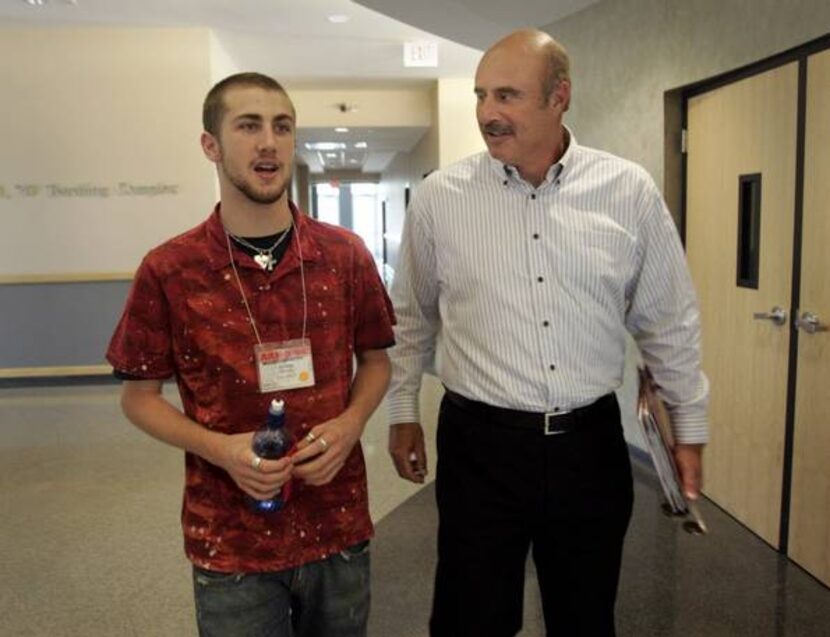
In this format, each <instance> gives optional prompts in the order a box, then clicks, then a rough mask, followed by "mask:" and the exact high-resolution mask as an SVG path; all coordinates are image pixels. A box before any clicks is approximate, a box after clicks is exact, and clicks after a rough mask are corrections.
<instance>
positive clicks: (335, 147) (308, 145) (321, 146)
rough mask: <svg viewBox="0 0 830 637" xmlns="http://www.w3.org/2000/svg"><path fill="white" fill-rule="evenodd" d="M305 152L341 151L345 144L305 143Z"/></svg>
mask: <svg viewBox="0 0 830 637" xmlns="http://www.w3.org/2000/svg"><path fill="white" fill-rule="evenodd" d="M305 147H306V149H307V150H343V149H344V148H346V144H344V143H343V142H306V143H305Z"/></svg>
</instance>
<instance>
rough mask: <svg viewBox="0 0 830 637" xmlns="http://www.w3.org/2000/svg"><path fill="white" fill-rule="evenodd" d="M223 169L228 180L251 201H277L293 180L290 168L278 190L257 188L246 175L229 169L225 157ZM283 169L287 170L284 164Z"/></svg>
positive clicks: (261, 202) (267, 203) (270, 202)
mask: <svg viewBox="0 0 830 637" xmlns="http://www.w3.org/2000/svg"><path fill="white" fill-rule="evenodd" d="M222 170H223V171H224V173H225V175H226V176H227V178H228V181H230V182H231V183H232V184H233V185H234V187H236V189H237V190H239V192H241V193H242V194H243V195H245V196H246V197H247V198H248V199H249V200H250V201H253V202H254V203H258V204H264V205H270V204H272V203H276V202H277V201H279V200H280V199H282V197H283V195H285V191H286V190H287V189H288V184H289V183H290V182H291V171H290V169H289V172H288V173H287V174H286V175H285V179H283V181H282V183H281V184H279V186H278V189H277V190H275V191H267V190H266V191H264V190H257V188H256V187H255V186H254V185H253V184H252V183H251V182H250V181H248V180H246V179H245V178H244V177H241V176H239V175H235V174H234V173H233V172H232V171H230V170H228V166H227V165H226V164H225V160H224V158H223V159H222ZM281 170H285V165H284V164H283V166H282V168H281Z"/></svg>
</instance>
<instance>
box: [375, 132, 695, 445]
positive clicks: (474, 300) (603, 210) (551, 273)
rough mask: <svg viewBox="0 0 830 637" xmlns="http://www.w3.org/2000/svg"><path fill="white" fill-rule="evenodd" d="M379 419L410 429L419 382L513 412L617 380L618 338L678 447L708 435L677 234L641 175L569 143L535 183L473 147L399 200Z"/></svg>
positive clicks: (584, 394)
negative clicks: (404, 202) (629, 340)
mask: <svg viewBox="0 0 830 637" xmlns="http://www.w3.org/2000/svg"><path fill="white" fill-rule="evenodd" d="M392 298H393V302H394V304H395V310H396V314H397V319H398V324H397V326H396V329H395V338H396V342H397V345H396V346H395V347H394V348H392V350H391V351H390V355H391V357H392V364H393V374H392V384H391V388H390V394H389V398H388V404H389V410H390V422H391V423H392V424H395V423H400V422H419V413H418V393H419V390H420V384H421V375H422V374H423V373H424V372H425V371H428V370H431V369H432V368H433V366H434V368H435V370H436V371H437V373H438V376H439V377H440V379H441V381H442V382H443V383H444V385H445V386H446V387H448V388H449V389H451V390H452V391H454V392H457V393H459V394H461V395H463V396H466V397H467V398H470V399H472V400H477V401H480V402H484V403H487V404H490V405H497V406H501V407H509V408H511V409H519V410H523V411H533V412H553V411H556V410H560V411H563V410H568V409H573V408H575V407H579V406H582V405H586V404H589V403H591V402H593V401H594V400H596V399H597V398H599V397H600V396H603V395H604V394H607V393H609V392H611V391H613V390H615V389H616V388H618V387H619V386H620V385H621V383H622V376H623V367H624V357H625V331H626V330H628V331H629V332H630V333H631V334H632V335H633V336H634V338H635V340H636V341H637V343H638V346H639V348H640V351H641V352H642V355H643V359H644V361H645V363H646V364H647V365H648V366H649V368H650V369H651V371H652V373H653V374H654V377H655V380H656V382H657V383H658V384H659V385H660V386H661V388H662V389H661V393H662V395H663V398H664V400H665V401H666V403H667V406H668V408H669V411H670V412H671V415H672V420H673V423H674V429H675V435H676V437H677V440H678V441H679V442H684V443H701V442H705V441H706V439H707V421H706V403H707V399H708V383H707V381H706V378H705V376H704V375H703V373H702V372H701V369H700V323H699V316H698V310H697V301H696V297H695V292H694V289H693V286H692V282H691V277H690V276H689V272H688V268H687V266H686V259H685V255H684V252H683V248H682V245H681V243H680V240H679V237H678V233H677V229H676V228H675V225H674V222H673V221H672V219H671V216H670V214H669V212H668V210H667V208H666V205H665V203H664V202H663V199H662V197H661V195H660V193H659V191H658V189H657V187H656V185H655V184H654V182H653V180H652V179H651V178H650V176H649V175H648V174H647V173H646V171H645V170H644V169H642V168H641V167H639V166H637V165H636V164H633V163H631V162H629V161H626V160H623V159H620V158H618V157H615V156H613V155H610V154H607V153H604V152H600V151H597V150H593V149H590V148H586V147H583V146H579V145H578V144H577V143H576V140H575V139H574V137H573V136H572V135H571V137H570V144H569V147H568V149H567V151H566V152H565V154H564V155H563V156H562V158H561V160H560V161H559V162H558V163H557V164H555V165H554V166H552V167H551V168H550V170H549V171H548V174H547V178H546V180H545V181H544V182H543V183H542V184H541V185H540V186H539V187H538V188H534V187H533V186H532V185H530V184H529V183H527V182H525V181H524V180H522V179H521V177H520V176H519V175H518V172H517V171H516V170H514V169H512V168H509V167H506V166H505V165H504V164H502V163H501V162H499V161H498V160H496V159H494V158H492V157H491V156H490V155H489V154H488V153H486V152H483V153H480V154H478V155H473V156H472V157H469V158H467V159H465V160H462V161H460V162H458V163H456V164H454V165H452V166H450V167H449V168H447V169H445V170H441V171H439V172H436V173H433V174H432V175H430V176H429V177H428V178H427V179H426V180H424V182H423V183H422V184H420V185H419V187H418V188H417V189H416V190H415V192H414V193H413V197H412V201H411V203H410V206H409V209H408V211H407V215H406V220H405V224H404V230H403V237H402V245H401V253H400V260H399V264H398V270H397V272H396V274H395V280H394V283H393V286H392Z"/></svg>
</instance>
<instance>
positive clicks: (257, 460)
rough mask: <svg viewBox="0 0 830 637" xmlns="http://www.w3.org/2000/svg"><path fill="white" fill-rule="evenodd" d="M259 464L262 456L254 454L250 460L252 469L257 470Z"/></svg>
mask: <svg viewBox="0 0 830 637" xmlns="http://www.w3.org/2000/svg"><path fill="white" fill-rule="evenodd" d="M261 465H262V458H260V457H259V456H254V458H253V460H251V466H252V467H253V468H254V469H257V470H258V469H259V467H260V466H261Z"/></svg>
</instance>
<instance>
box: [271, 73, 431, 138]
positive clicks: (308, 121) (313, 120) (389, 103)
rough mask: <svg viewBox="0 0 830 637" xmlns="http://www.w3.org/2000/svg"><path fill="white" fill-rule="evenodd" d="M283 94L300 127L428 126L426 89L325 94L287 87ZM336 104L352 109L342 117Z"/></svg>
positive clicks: (332, 92) (341, 91) (325, 90)
mask: <svg viewBox="0 0 830 637" xmlns="http://www.w3.org/2000/svg"><path fill="white" fill-rule="evenodd" d="M287 90H288V91H289V93H290V94H291V100H292V101H293V102H294V106H295V107H296V109H297V113H298V117H299V125H300V126H303V127H309V128H314V127H320V126H368V127H374V126H377V127H381V126H431V125H432V110H431V104H430V91H429V89H428V88H423V87H419V88H412V89H348V88H344V89H336V90H327V89H307V88H295V87H293V86H291V85H290V84H289V85H287ZM340 103H345V104H348V105H350V106H355V107H356V108H355V110H354V111H350V112H346V113H343V112H341V111H340V110H339V108H338V107H337V105H338V104H340Z"/></svg>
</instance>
